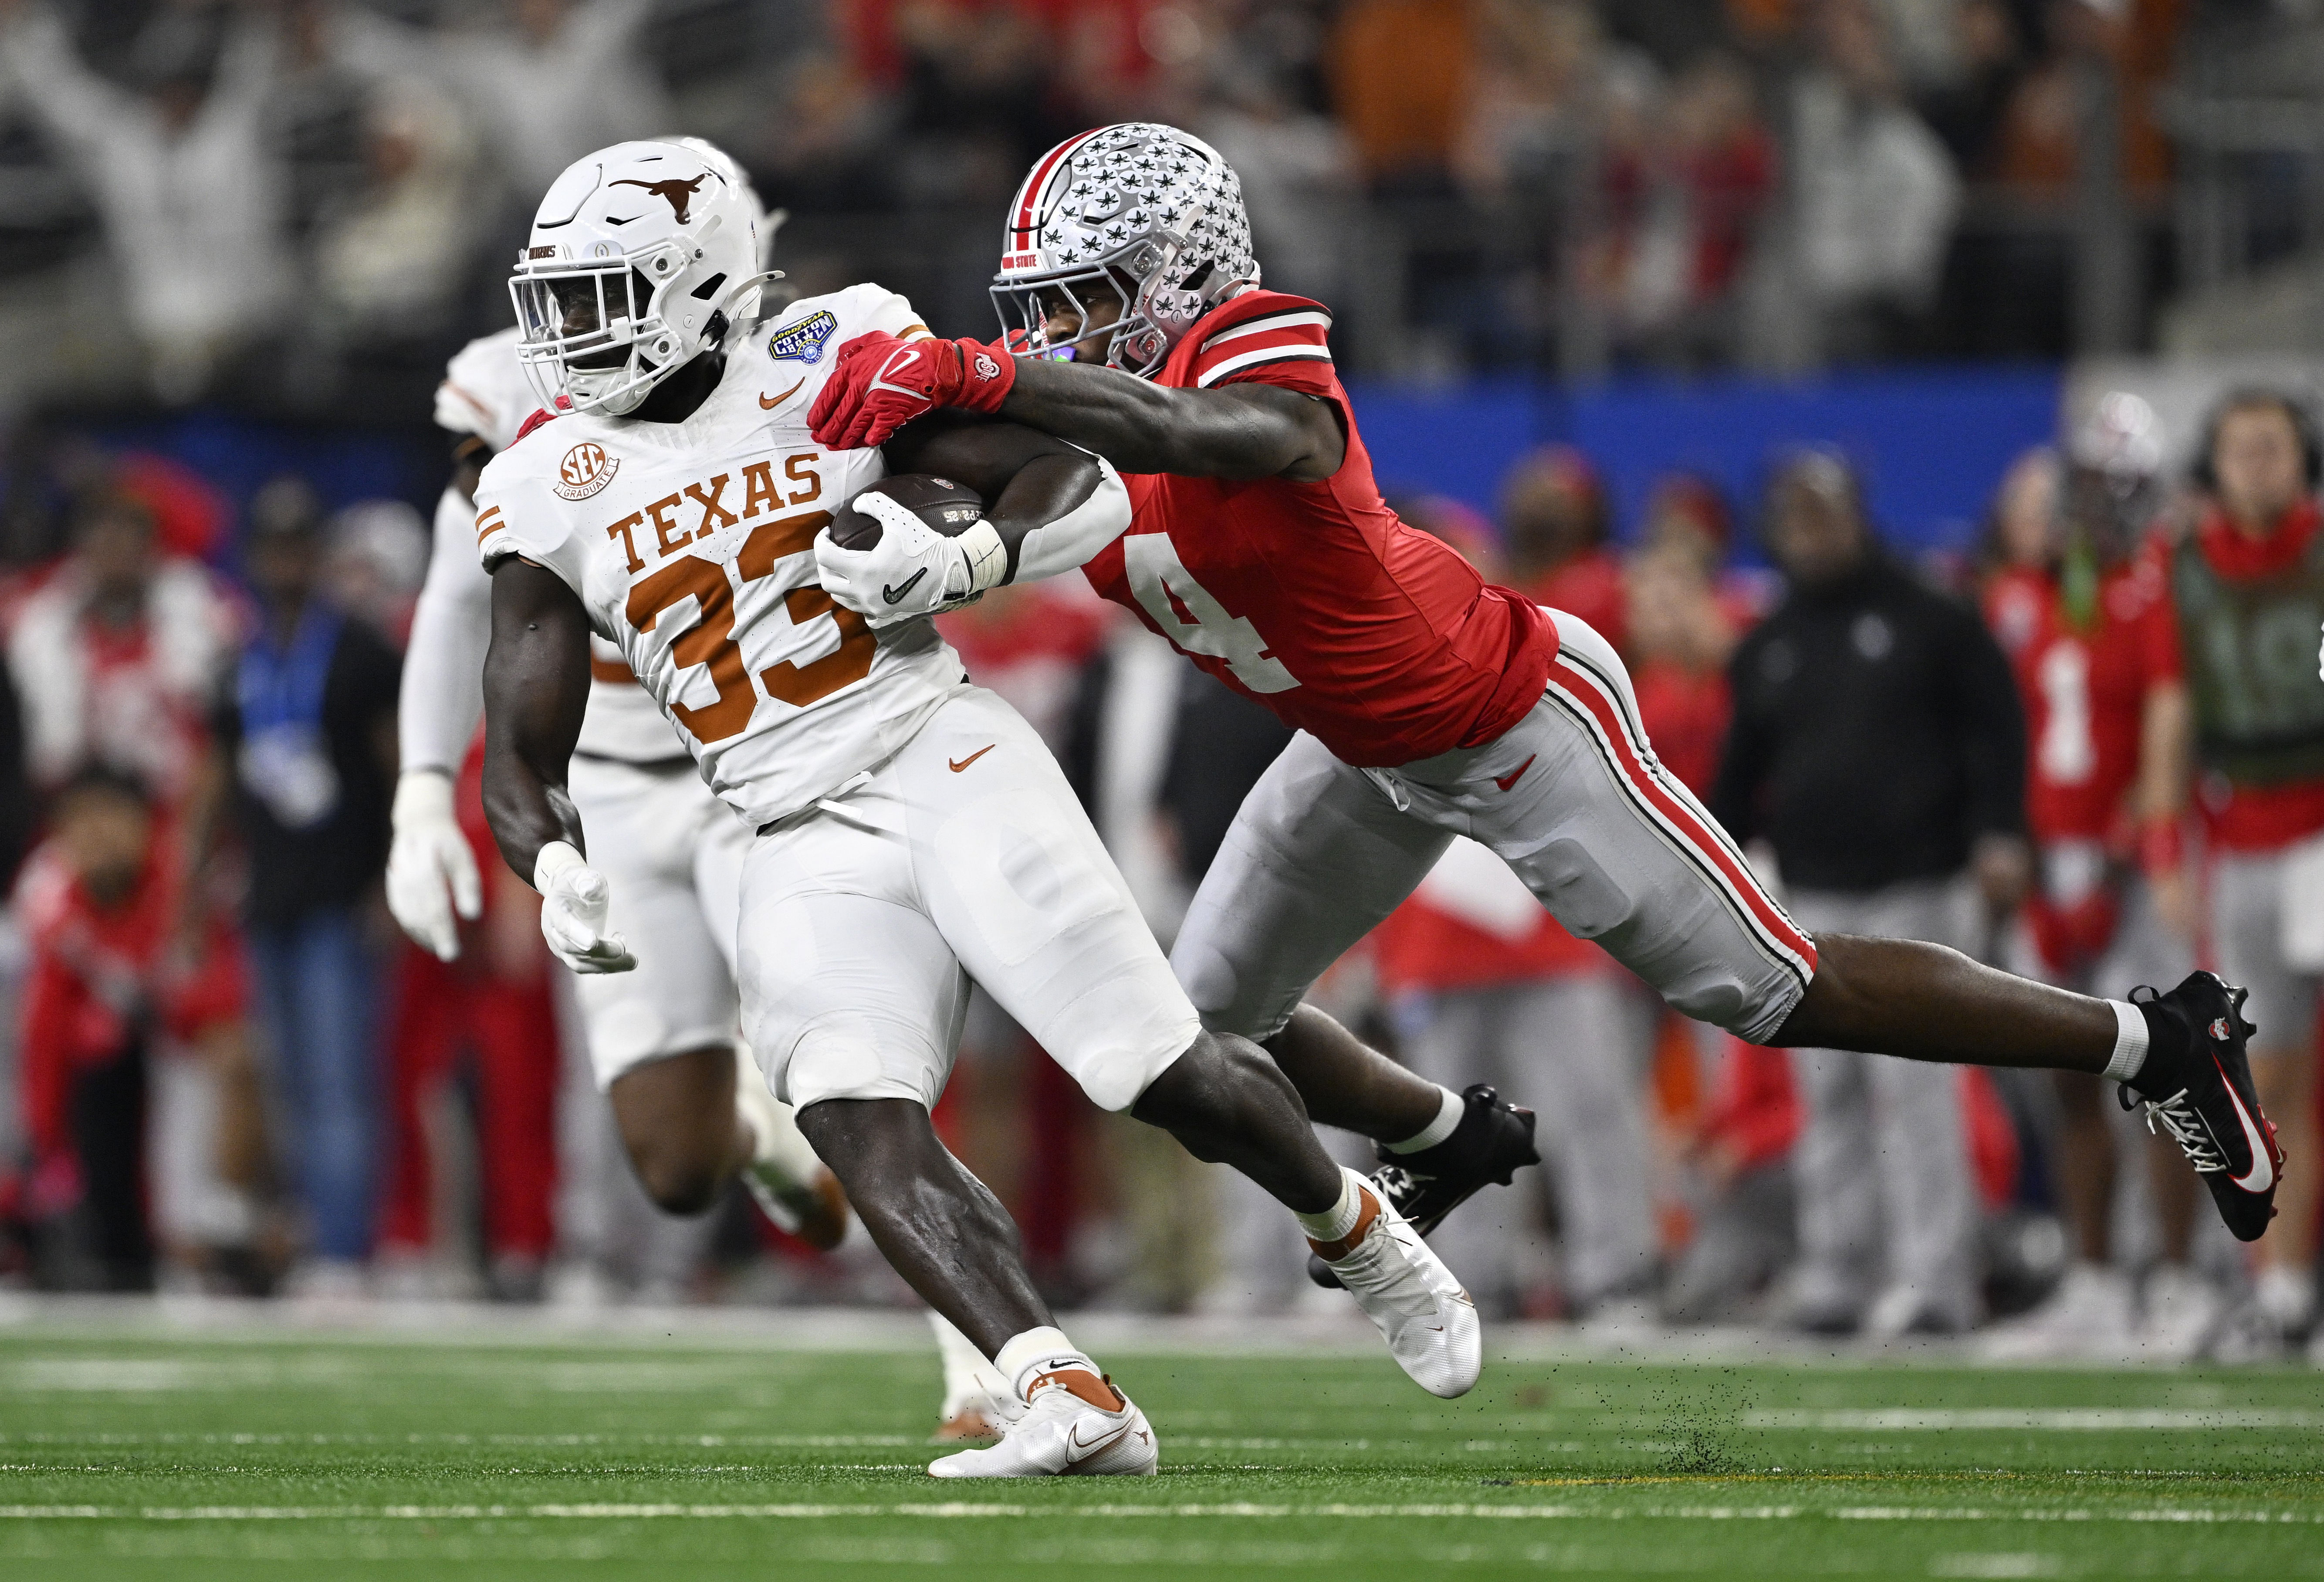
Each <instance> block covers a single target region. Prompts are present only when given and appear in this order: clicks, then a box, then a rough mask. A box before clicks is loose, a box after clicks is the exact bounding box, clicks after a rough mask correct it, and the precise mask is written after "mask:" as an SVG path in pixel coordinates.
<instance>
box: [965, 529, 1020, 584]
mask: <svg viewBox="0 0 2324 1582" xmlns="http://www.w3.org/2000/svg"><path fill="white" fill-rule="evenodd" d="M953 542H954V543H955V544H958V545H959V546H960V547H961V552H962V553H963V554H964V555H965V556H968V591H969V592H970V593H983V592H984V591H985V590H986V589H987V588H993V587H998V586H1000V584H1001V578H1002V577H1004V576H1007V575H1009V547H1008V546H1007V545H1005V544H1003V543H1002V542H1001V529H999V528H996V527H994V526H993V525H992V524H991V522H979V523H977V524H976V526H974V527H973V528H971V529H968V531H966V532H965V533H963V534H962V535H961V536H960V537H959V538H955V539H954V540H953Z"/></svg>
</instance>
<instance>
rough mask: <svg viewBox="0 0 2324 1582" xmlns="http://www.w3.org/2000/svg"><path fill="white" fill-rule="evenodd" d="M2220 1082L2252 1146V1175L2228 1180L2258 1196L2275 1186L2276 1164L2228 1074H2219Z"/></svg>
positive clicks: (2214, 1061)
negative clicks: (2225, 1086) (2223, 1083)
mask: <svg viewBox="0 0 2324 1582" xmlns="http://www.w3.org/2000/svg"><path fill="white" fill-rule="evenodd" d="M2211 1063H2212V1064H2213V1065H2217V1064H2218V1060H2217V1059H2216V1058H2215V1059H2214V1060H2213V1061H2212V1062H2211ZM2219 1081H2222V1082H2226V1083H2227V1102H2228V1103H2230V1104H2232V1105H2234V1106H2235V1107H2236V1124H2237V1125H2239V1126H2241V1127H2243V1128H2244V1141H2245V1142H2246V1143H2248V1144H2249V1145H2251V1151H2252V1167H2251V1170H2250V1173H2248V1174H2245V1175H2231V1176H2229V1177H2227V1179H2228V1180H2229V1181H2230V1182H2234V1183H2235V1184H2236V1186H2238V1187H2241V1188H2242V1189H2243V1190H2244V1191H2247V1192H2251V1193H2253V1194H2255V1195H2256V1194H2258V1193H2260V1192H2264V1191H2267V1190H2268V1189H2269V1188H2270V1187H2272V1186H2273V1185H2274V1184H2275V1162H2274V1161H2273V1160H2272V1159H2270V1158H2269V1157H2268V1156H2267V1139H2266V1138H2265V1137H2264V1136H2261V1135H2260V1129H2259V1127H2257V1126H2255V1124H2253V1121H2252V1118H2251V1111H2250V1110H2248V1109H2246V1108H2244V1099H2243V1095H2242V1094H2240V1093H2238V1092H2236V1085H2235V1084H2234V1083H2233V1082H2228V1081H2227V1072H2225V1071H2221V1072H2219Z"/></svg>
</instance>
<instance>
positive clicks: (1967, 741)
mask: <svg viewBox="0 0 2324 1582" xmlns="http://www.w3.org/2000/svg"><path fill="white" fill-rule="evenodd" d="M1946 619H1947V620H1949V621H1950V622H1951V623H1952V627H1953V639H1952V641H1951V642H1950V644H1948V645H1947V646H1948V647H1949V648H1950V649H1951V651H1952V656H1953V657H1952V662H1951V664H1950V667H1949V668H1950V673H1951V676H1952V678H1953V685H1954V689H1955V696H1956V699H1957V704H1956V706H1957V708H1958V711H1959V713H1958V714H1957V716H1956V719H1957V727H1958V729H1959V730H1960V749H1961V755H1962V768H1963V783H1964V788H1965V790H1966V792H1967V805H1966V806H1965V807H1964V809H1963V814H1964V816H1965V817H1966V819H1967V823H1968V827H1967V833H1968V834H1969V837H1970V838H1971V839H1975V838H1976V837H1977V836H1979V835H2022V834H2024V832H2025V710H2024V704H2023V703H2021V702H2020V701H2019V699H2018V696H2017V678H2016V676H2015V675H2014V674H2012V672H2011V671H2010V668H2009V660H2008V658H2006V656H2005V655H2004V654H2003V653H2002V651H2001V645H2000V644H1998V643H1997V642H1995V641H1994V640H1993V634H1992V633H1991V632H1988V631H1987V630H1985V625H1984V623H1983V622H1982V621H1978V619H1977V618H1976V616H1975V615H1973V614H1972V613H1970V612H1969V611H1968V610H1966V609H1962V608H1959V607H1954V606H1950V605H1949V606H1948V607H1947V610H1946Z"/></svg>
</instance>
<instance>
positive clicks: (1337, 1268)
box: [1307, 1171, 1485, 1401]
mask: <svg viewBox="0 0 2324 1582" xmlns="http://www.w3.org/2000/svg"><path fill="white" fill-rule="evenodd" d="M1348 1173H1349V1174H1350V1175H1355V1176H1356V1181H1357V1183H1358V1191H1360V1194H1361V1202H1362V1208H1361V1209H1360V1210H1359V1211H1358V1213H1357V1216H1356V1228H1354V1229H1353V1230H1351V1231H1350V1232H1349V1233H1348V1236H1347V1239H1346V1240H1344V1241H1338V1242H1331V1243H1324V1242H1320V1241H1316V1240H1314V1239H1313V1238H1310V1240H1309V1241H1308V1243H1307V1245H1308V1246H1311V1247H1314V1249H1315V1255H1316V1256H1317V1257H1319V1258H1321V1259H1323V1262H1324V1263H1325V1264H1326V1265H1329V1266H1330V1268H1331V1271H1332V1273H1333V1274H1336V1275H1338V1276H1339V1277H1340V1283H1341V1284H1342V1285H1343V1286H1345V1287H1346V1288H1347V1291H1348V1293H1349V1294H1350V1295H1351V1296H1353V1297H1354V1298H1355V1299H1356V1305H1357V1306H1359V1307H1360V1308H1362V1309H1363V1310H1364V1316H1365V1317H1366V1318H1368V1319H1369V1320H1371V1321H1372V1327H1373V1328H1374V1329H1378V1330H1379V1332H1380V1334H1381V1335H1382V1336H1383V1337H1385V1338H1387V1340H1388V1353H1389V1355H1391V1356H1393V1357H1395V1358H1396V1360H1397V1366H1399V1367H1401V1368H1403V1369H1404V1371H1405V1372H1406V1374H1408V1375H1411V1377H1412V1382H1413V1383H1415V1384H1418V1385H1419V1386H1420V1387H1421V1388H1422V1389H1424V1390H1425V1391H1427V1392H1428V1393H1430V1394H1432V1395H1441V1396H1443V1397H1444V1398H1445V1399H1446V1400H1448V1401H1449V1400H1451V1399H1452V1397H1453V1396H1455V1395H1465V1394H1467V1393H1469V1392H1470V1390H1471V1389H1472V1388H1474V1387H1475V1385H1476V1383H1477V1375H1478V1374H1479V1373H1480V1372H1482V1371H1483V1368H1484V1349H1485V1347H1484V1337H1483V1335H1482V1333H1481V1331H1480V1329H1479V1326H1478V1323H1477V1304H1476V1303H1475V1302H1473V1301H1470V1300H1469V1293H1468V1292H1465V1291H1463V1290H1462V1289H1461V1283H1460V1282H1459V1281H1458V1280H1455V1279H1454V1278H1453V1277H1452V1270H1450V1269H1448V1268H1446V1267H1445V1266H1444V1260H1443V1259H1442V1258H1440V1257H1438V1256H1437V1255H1436V1254H1435V1251H1434V1249H1433V1248H1431V1247H1430V1246H1429V1245H1428V1244H1427V1243H1426V1242H1425V1241H1423V1240H1421V1239H1420V1237H1419V1235H1418V1233H1417V1232H1416V1231H1415V1230H1414V1229H1413V1228H1412V1227H1411V1226H1409V1225H1407V1224H1406V1223H1405V1219H1404V1216H1403V1215H1401V1214H1399V1213H1397V1211H1396V1205H1395V1204H1393V1203H1390V1202H1388V1201H1386V1200H1383V1199H1381V1198H1380V1197H1379V1196H1378V1195H1376V1194H1375V1193H1374V1192H1373V1191H1372V1189H1371V1183H1370V1182H1367V1181H1365V1180H1364V1178H1363V1177H1362V1176H1360V1175H1356V1173H1355V1172H1354V1171H1349V1172H1348Z"/></svg>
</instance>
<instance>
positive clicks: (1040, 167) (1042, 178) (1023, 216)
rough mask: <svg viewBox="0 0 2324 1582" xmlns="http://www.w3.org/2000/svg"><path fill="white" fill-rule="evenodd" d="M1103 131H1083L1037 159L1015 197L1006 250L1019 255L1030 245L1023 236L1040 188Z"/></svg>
mask: <svg viewBox="0 0 2324 1582" xmlns="http://www.w3.org/2000/svg"><path fill="white" fill-rule="evenodd" d="M1104 130H1105V128H1103V127H1102V126H1101V127H1098V128H1095V129H1094V130H1093V131H1089V132H1084V133H1082V134H1081V135H1080V136H1078V137H1068V138H1067V139H1065V142H1063V143H1059V144H1057V146H1056V147H1055V148H1053V149H1051V150H1050V151H1049V152H1047V153H1046V154H1044V155H1042V156H1041V162H1040V163H1039V164H1037V165H1036V166H1034V167H1033V173H1032V174H1031V175H1029V176H1028V177H1026V178H1025V185H1024V187H1023V189H1021V190H1020V191H1019V194H1018V203H1017V215H1016V218H1015V220H1014V221H1013V222H1012V223H1011V224H1010V227H1009V230H1010V235H1012V236H1013V237H1015V238H1016V239H1015V240H1014V241H1012V242H1011V243H1010V244H1009V251H1010V252H1011V253H1021V252H1023V251H1024V250H1025V249H1026V248H1027V247H1028V246H1029V245H1030V244H1029V243H1028V242H1027V241H1026V237H1027V236H1028V235H1030V234H1031V232H1032V230H1033V211H1034V210H1035V209H1036V208H1037V207H1039V200H1040V196H1041V189H1042V187H1043V185H1044V184H1045V183H1047V180H1048V179H1049V173H1050V172H1051V171H1052V170H1056V168H1057V166H1058V164H1059V163H1060V162H1062V161H1064V159H1065V156H1066V155H1067V154H1069V153H1071V152H1074V150H1075V149H1077V148H1079V147H1081V145H1082V144H1084V143H1087V142H1088V141H1089V140H1090V139H1091V138H1093V137H1095V136H1096V135H1097V134H1098V133H1100V132H1102V131H1104Z"/></svg>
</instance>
